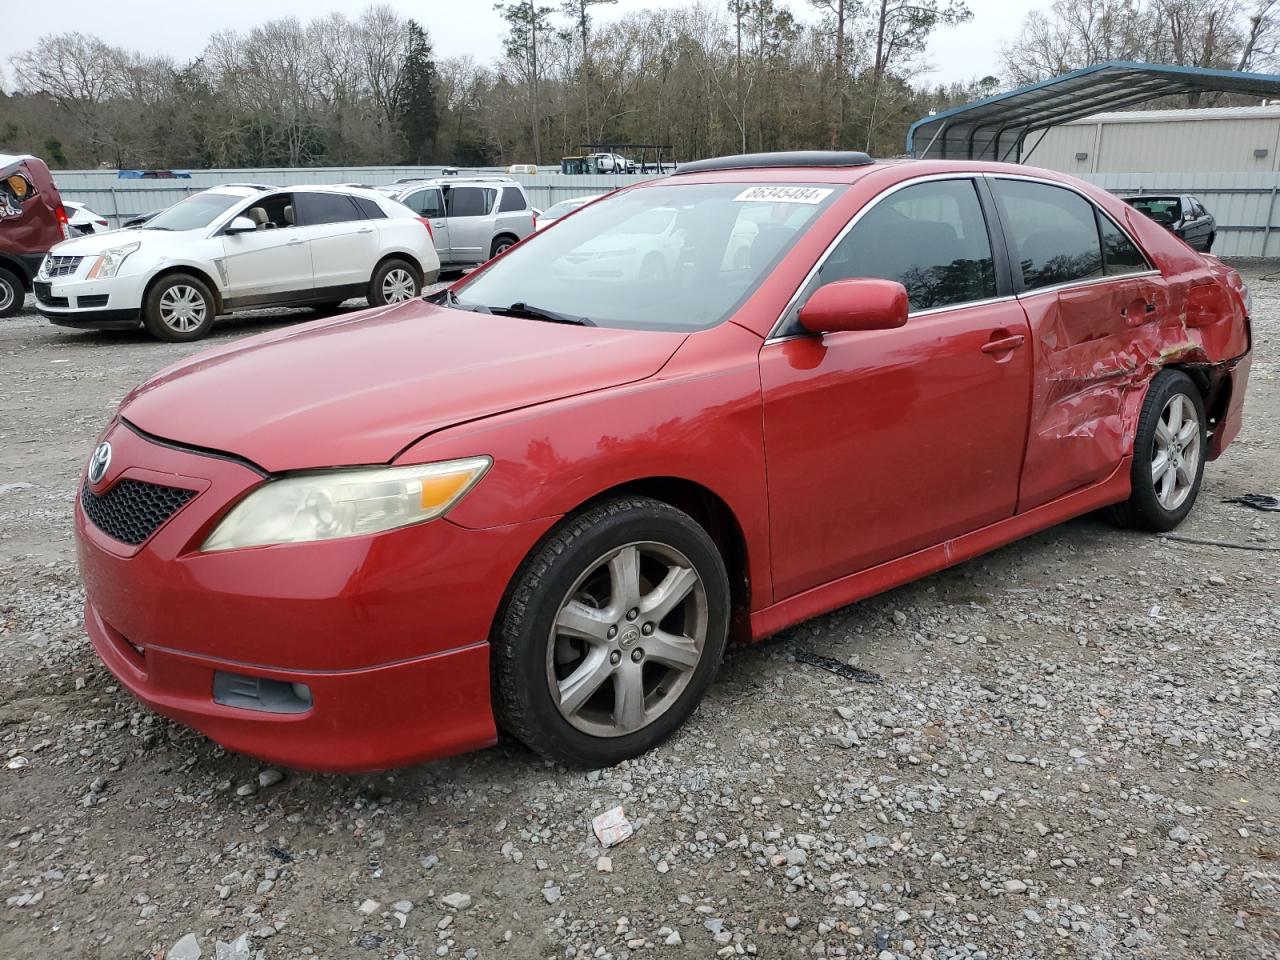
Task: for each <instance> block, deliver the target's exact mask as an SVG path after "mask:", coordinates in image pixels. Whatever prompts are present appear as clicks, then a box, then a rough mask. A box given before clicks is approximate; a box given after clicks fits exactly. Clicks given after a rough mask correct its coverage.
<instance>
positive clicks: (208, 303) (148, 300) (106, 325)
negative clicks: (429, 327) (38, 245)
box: [33, 186, 440, 341]
mask: <svg viewBox="0 0 1280 960" xmlns="http://www.w3.org/2000/svg"><path fill="white" fill-rule="evenodd" d="M439 272H440V260H439V258H438V257H437V256H436V251H435V246H434V244H433V243H432V239H431V229H430V227H429V226H428V224H427V222H426V221H425V220H424V219H422V218H420V217H417V216H415V215H414V213H413V211H411V210H410V209H408V208H407V207H405V206H404V205H403V204H400V203H396V202H395V201H394V200H389V199H388V198H387V197H385V196H383V195H382V194H380V193H378V192H377V191H374V190H360V189H354V188H337V187H286V188H275V187H270V188H263V187H255V186H225V187H215V188H214V189H212V190H205V191H203V192H202V193H196V194H192V195H191V196H190V197H187V198H186V199H185V200H183V201H181V202H180V203H177V204H174V205H173V206H172V207H170V208H169V209H167V210H165V211H164V212H162V213H160V214H158V215H157V216H155V217H153V218H152V219H151V220H148V221H147V222H146V224H145V225H143V226H141V227H139V228H138V229H136V230H117V231H115V232H113V233H104V234H98V235H95V236H88V237H77V238H76V239H74V240H68V241H66V242H65V243H60V244H58V245H57V246H55V247H54V248H53V249H52V250H50V251H49V254H48V256H46V257H45V258H44V262H43V263H42V264H41V265H40V272H39V273H38V274H37V276H36V279H35V283H34V284H33V286H34V287H35V295H36V308H37V309H38V310H39V311H40V312H41V313H42V314H44V315H45V316H46V317H48V318H49V319H50V320H52V321H53V322H54V323H57V324H61V325H63V326H68V327H81V328H88V329H112V330H119V329H130V328H133V327H137V326H138V325H139V324H142V325H143V326H145V327H146V329H147V330H148V331H149V332H150V333H151V334H152V335H153V336H155V337H158V338H159V339H161V340H172V341H186V340H197V339H199V338H200V337H203V336H205V335H206V334H208V332H209V329H210V328H211V327H212V325H213V319H214V317H215V316H217V315H219V314H223V313H231V312H233V311H236V310H243V309H247V308H253V307H265V306H284V305H288V306H302V305H315V306H337V305H338V304H339V303H342V302H343V301H344V300H348V299H350V298H352V297H367V298H368V300H369V303H370V305H372V306H382V305H383V304H388V303H397V302H399V301H401V300H408V299H411V298H413V297H417V296H419V295H420V294H421V292H422V288H423V285H424V284H427V283H431V282H433V281H434V280H435V278H436V275H437V274H438V273H439Z"/></svg>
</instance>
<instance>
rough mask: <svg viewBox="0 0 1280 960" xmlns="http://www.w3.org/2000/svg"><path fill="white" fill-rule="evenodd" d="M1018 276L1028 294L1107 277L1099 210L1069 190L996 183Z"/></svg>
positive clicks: (996, 181)
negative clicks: (1020, 277)
mask: <svg viewBox="0 0 1280 960" xmlns="http://www.w3.org/2000/svg"><path fill="white" fill-rule="evenodd" d="M991 186H992V189H993V191H994V192H995V195H996V202H997V203H998V204H999V206H1000V218H1001V220H1002V222H1003V223H1004V230H1005V236H1006V237H1007V238H1008V241H1009V255H1010V257H1011V258H1012V260H1013V264H1014V272H1015V273H1017V272H1019V271H1020V272H1021V274H1022V282H1023V285H1024V287H1025V288H1026V289H1027V290H1038V289H1040V288H1041V287H1052V286H1054V285H1056V284H1061V283H1072V282H1075V281H1078V280H1089V279H1093V278H1096V277H1101V276H1102V275H1103V274H1102V246H1101V243H1100V241H1099V239H1098V222H1097V219H1096V217H1095V215H1094V206H1093V204H1091V203H1090V202H1089V201H1088V200H1086V199H1085V198H1084V197H1082V196H1080V194H1078V193H1075V192H1074V191H1072V190H1068V189H1066V188H1065V187H1055V186H1051V185H1049V184H1046V183H1032V182H1030V181H1026V180H999V179H997V180H993V181H992V182H991Z"/></svg>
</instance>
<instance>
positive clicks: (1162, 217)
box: [1129, 197, 1182, 223]
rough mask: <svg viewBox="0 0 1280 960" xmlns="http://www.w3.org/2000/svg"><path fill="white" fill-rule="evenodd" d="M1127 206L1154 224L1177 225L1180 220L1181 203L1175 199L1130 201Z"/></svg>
mask: <svg viewBox="0 0 1280 960" xmlns="http://www.w3.org/2000/svg"><path fill="white" fill-rule="evenodd" d="M1129 205H1130V206H1131V207H1133V208H1134V209H1135V210H1141V211H1142V212H1143V213H1145V214H1146V215H1147V216H1148V217H1150V218H1151V219H1152V220H1154V221H1156V223H1177V222H1178V221H1179V220H1181V219H1182V202H1181V201H1180V200H1179V199H1178V198H1177V197H1144V198H1142V199H1140V200H1130V201H1129Z"/></svg>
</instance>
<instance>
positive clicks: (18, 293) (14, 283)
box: [0, 267, 27, 317]
mask: <svg viewBox="0 0 1280 960" xmlns="http://www.w3.org/2000/svg"><path fill="white" fill-rule="evenodd" d="M26 296H27V295H26V291H25V290H23V289H22V281H21V280H19V279H18V275H17V274H16V273H14V272H13V271H12V270H6V269H4V268H3V267H0V317H12V316H13V315H14V314H15V313H17V312H18V311H19V310H21V309H22V304H23V301H24V300H25V299H26Z"/></svg>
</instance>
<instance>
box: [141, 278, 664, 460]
mask: <svg viewBox="0 0 1280 960" xmlns="http://www.w3.org/2000/svg"><path fill="white" fill-rule="evenodd" d="M685 336H686V335H685V334H681V333H667V332H651V331H638V330H610V329H604V328H597V327H578V326H572V325H567V324H558V323H548V322H542V321H535V320H525V319H520V318H516V317H499V316H493V315H489V314H481V313H471V312H469V311H464V310H456V309H446V308H443V307H438V306H433V305H431V304H428V303H425V302H423V301H421V300H415V301H413V302H411V303H406V304H400V305H398V306H394V307H385V308H381V309H378V310H371V311H363V312H361V313H356V314H348V315H346V316H342V317H334V318H331V319H328V320H321V321H317V322H314V323H308V324H305V325H302V326H298V327H292V328H289V329H287V330H282V331H276V332H273V333H269V334H264V335H262V336H258V337H252V338H249V339H245V340H241V341H239V342H237V343H235V344H231V345H229V346H226V347H222V348H219V349H215V350H212V351H206V352H204V353H201V354H198V355H196V356H194V357H192V358H190V359H188V360H184V361H181V362H179V363H177V364H174V365H173V366H170V367H168V368H166V369H164V370H161V371H160V372H159V373H157V374H156V375H155V376H153V377H152V378H151V379H149V380H147V381H146V382H145V383H143V384H142V385H141V386H140V387H138V388H137V389H135V390H134V391H133V392H132V393H131V394H129V396H127V397H126V398H125V399H124V402H123V403H122V404H121V407H120V414H121V416H123V417H124V418H125V419H126V420H127V421H129V422H130V423H132V424H133V425H134V426H136V427H137V428H139V429H140V430H143V431H145V432H146V433H149V434H151V435H153V436H155V437H158V438H160V439H162V440H167V441H171V442H175V443H181V444H185V445H189V446H193V447H202V448H205V449H209V450H213V451H220V452H223V453H230V454H235V455H237V456H240V457H243V458H245V459H247V460H250V461H252V462H253V463H256V464H258V465H259V466H261V467H263V468H264V469H266V470H268V471H271V472H276V471H282V470H298V469H304V468H309V467H329V466H341V465H348V464H364V463H386V462H388V461H390V460H392V459H393V458H394V457H395V456H396V455H397V454H398V453H399V452H400V451H402V450H403V449H404V448H405V447H407V446H408V445H410V444H411V443H413V442H414V441H416V440H418V439H419V438H421V437H423V436H425V435H427V434H429V433H433V432H435V431H437V430H440V429H442V428H444V427H448V426H452V425H455V424H459V423H465V422H467V421H469V420H476V419H479V418H482V417H488V416H492V415H494V414H497V413H503V412H505V411H508V410H513V409H517V408H520V407H527V406H530V405H533V404H538V403H545V402H547V401H550V400H557V399H561V398H563V397H569V396H573V395H575V394H582V393H589V392H591V391H595V390H601V389H605V388H607V387H613V386H619V385H621V384H625V383H631V382H634V381H637V380H642V379H645V378H646V377H650V376H652V375H653V374H655V373H657V372H658V371H659V370H660V369H661V368H662V366H663V364H665V363H666V362H667V360H668V359H670V357H671V355H672V354H673V353H675V351H676V348H677V347H679V346H680V344H681V343H682V342H683V341H684V339H685Z"/></svg>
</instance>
